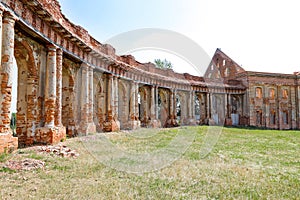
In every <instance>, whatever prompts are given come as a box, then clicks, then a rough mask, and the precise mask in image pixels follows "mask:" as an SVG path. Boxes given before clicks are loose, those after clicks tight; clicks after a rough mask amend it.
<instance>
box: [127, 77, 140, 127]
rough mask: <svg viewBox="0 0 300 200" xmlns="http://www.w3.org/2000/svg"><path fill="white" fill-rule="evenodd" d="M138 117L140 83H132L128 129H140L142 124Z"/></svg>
mask: <svg viewBox="0 0 300 200" xmlns="http://www.w3.org/2000/svg"><path fill="white" fill-rule="evenodd" d="M138 116H139V109H138V83H135V82H134V81H132V82H131V88H130V100H129V119H128V120H129V121H128V128H130V129H136V128H139V127H140V125H141V123H140V121H139V119H138Z"/></svg>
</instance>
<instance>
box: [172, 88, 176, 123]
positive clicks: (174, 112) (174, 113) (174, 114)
mask: <svg viewBox="0 0 300 200" xmlns="http://www.w3.org/2000/svg"><path fill="white" fill-rule="evenodd" d="M176 95H177V91H176V90H174V95H173V99H174V100H173V101H174V110H173V116H174V120H175V122H176V124H177V121H176V120H177V111H176V108H177V102H176Z"/></svg>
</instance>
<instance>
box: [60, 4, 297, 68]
mask: <svg viewBox="0 0 300 200" xmlns="http://www.w3.org/2000/svg"><path fill="white" fill-rule="evenodd" d="M59 1H60V4H61V6H62V11H63V13H64V14H65V15H66V16H67V18H68V19H70V20H71V21H72V22H73V23H75V24H77V25H80V26H82V27H84V28H85V29H86V30H88V32H89V33H90V34H91V35H92V36H93V37H94V38H96V39H97V40H98V41H100V42H102V43H103V42H105V41H106V40H108V39H110V38H111V37H113V36H115V35H118V34H121V33H123V32H127V31H131V30H135V29H140V28H161V29H168V30H172V31H176V32H178V33H181V34H183V35H185V36H187V37H189V38H190V39H192V40H194V41H195V42H197V43H198V44H199V45H200V46H201V47H202V48H203V49H204V50H205V51H206V52H207V53H208V54H209V55H210V56H212V55H213V54H214V52H215V50H216V48H221V49H222V51H223V52H224V53H226V54H227V55H228V56H229V57H231V58H232V59H233V60H235V61H236V62H237V63H238V64H240V65H242V67H243V68H244V69H245V70H248V71H263V72H279V73H293V72H294V71H300V59H299V58H300V51H299V49H298V47H299V46H300V25H299V24H300V12H299V8H300V2H299V0H285V1H282V0H251V1H250V0H248V1H242V0H151V1H149V0H106V1H104V0H84V1H83V0H59ZM133 55H134V56H135V57H136V59H137V60H138V61H140V62H148V61H153V60H154V58H161V59H164V58H167V59H168V60H170V61H171V62H172V63H173V64H174V69H175V70H176V71H179V72H190V73H192V74H195V73H193V70H192V69H191V68H189V67H187V66H186V65H188V64H187V63H184V62H183V61H180V59H179V60H178V59H177V60H176V59H175V58H174V56H170V55H166V54H165V53H164V54H160V53H159V52H158V53H157V54H155V53H153V52H150V53H149V52H147V51H145V52H138V53H134V54H133Z"/></svg>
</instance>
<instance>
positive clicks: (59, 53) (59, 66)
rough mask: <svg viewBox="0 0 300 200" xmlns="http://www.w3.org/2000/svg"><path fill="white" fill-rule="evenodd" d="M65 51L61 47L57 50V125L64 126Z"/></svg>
mask: <svg viewBox="0 0 300 200" xmlns="http://www.w3.org/2000/svg"><path fill="white" fill-rule="evenodd" d="M62 56H63V51H62V50H61V49H60V48H59V49H57V50H56V110H55V111H56V113H55V125H56V126H62V121H61V120H62V118H61V117H62V115H61V112H62V62H63V59H62Z"/></svg>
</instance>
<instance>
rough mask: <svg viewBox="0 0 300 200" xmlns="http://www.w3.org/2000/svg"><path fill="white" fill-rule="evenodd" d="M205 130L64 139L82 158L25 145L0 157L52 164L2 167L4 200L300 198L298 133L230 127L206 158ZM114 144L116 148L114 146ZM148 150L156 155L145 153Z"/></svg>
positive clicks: (0, 184)
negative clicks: (16, 168) (26, 168)
mask: <svg viewBox="0 0 300 200" xmlns="http://www.w3.org/2000/svg"><path fill="white" fill-rule="evenodd" d="M207 129H208V127H182V128H174V129H157V130H150V129H148V130H147V129H140V130H138V131H134V132H125V133H123V132H120V133H108V134H106V136H105V138H106V139H109V141H110V144H107V143H105V142H104V141H105V140H102V139H100V138H102V137H101V136H102V135H103V134H96V135H92V136H88V137H85V138H82V139H84V140H83V142H82V141H81V138H73V139H69V140H67V141H66V144H67V145H68V146H69V147H71V148H73V149H76V150H77V151H78V152H79V153H80V156H79V157H78V158H76V159H73V158H59V157H56V156H53V155H52V156H51V155H45V154H38V153H36V152H33V151H32V150H26V149H22V150H19V151H18V152H20V153H18V152H17V153H15V154H13V155H9V156H8V155H5V156H2V157H0V161H1V162H5V161H7V160H8V159H22V158H28V157H29V158H34V159H39V160H43V161H45V162H46V166H45V168H44V169H40V170H34V171H12V170H9V169H7V168H0V196H1V198H3V199H300V153H299V152H300V132H299V131H275V130H256V129H233V128H224V129H223V131H222V133H221V135H220V138H219V140H218V142H217V143H216V145H215V146H214V148H212V152H211V153H210V154H209V155H208V156H207V157H205V158H203V157H202V156H201V155H200V153H199V151H200V149H201V148H202V147H203V141H204V138H205V134H206V131H207ZM174 141H175V142H174ZM190 141H192V143H189V142H190ZM172 142H173V143H172ZM184 144H187V145H188V146H189V147H188V149H185V148H184ZM109 145H112V146H113V147H114V148H115V150H114V151H111V149H110V148H109V147H111V146H109ZM182 152H183V153H182ZM148 154H149V155H151V156H153V157H150V158H151V159H148V158H144V157H143V156H141V157H139V155H148ZM110 155H111V156H115V157H109V156H110ZM161 155H163V156H164V157H163V158H164V159H162V160H160V157H159V156H161ZM105 156H106V157H105ZM136 158H138V159H136ZM152 158H153V159H152ZM174 158H175V159H174ZM100 161H101V162H100ZM158 161H160V162H162V163H163V162H164V161H166V166H165V167H163V168H161V169H159V170H156V171H150V172H147V173H135V174H132V173H127V172H126V170H127V171H130V169H134V170H133V171H134V172H136V170H139V169H140V170H141V171H143V170H144V171H145V169H153V168H151V167H153V166H154V167H155V164H157V163H159V162H158ZM168 162H170V163H168ZM153 163H154V164H153ZM0 166H1V165H0ZM109 166H112V167H113V168H111V167H109ZM139 167H143V168H139ZM115 168H120V169H123V171H119V170H116V169H115ZM124 169H125V170H124Z"/></svg>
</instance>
